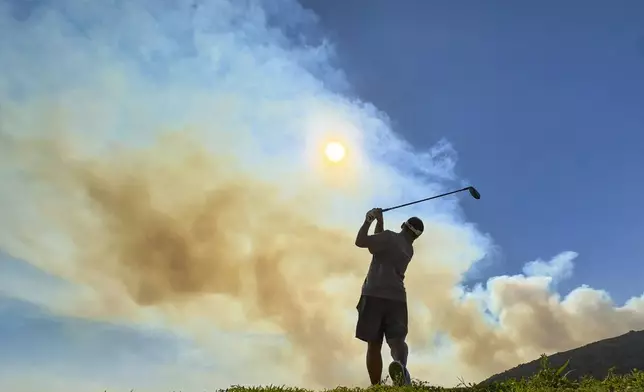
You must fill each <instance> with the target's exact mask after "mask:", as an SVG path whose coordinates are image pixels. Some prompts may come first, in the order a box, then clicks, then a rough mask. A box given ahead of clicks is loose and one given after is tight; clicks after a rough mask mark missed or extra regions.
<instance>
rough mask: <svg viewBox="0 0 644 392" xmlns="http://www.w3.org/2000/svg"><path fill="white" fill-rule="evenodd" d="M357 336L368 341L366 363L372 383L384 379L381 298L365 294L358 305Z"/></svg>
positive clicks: (374, 383) (377, 382)
mask: <svg viewBox="0 0 644 392" xmlns="http://www.w3.org/2000/svg"><path fill="white" fill-rule="evenodd" d="M357 309H358V323H357V324H356V338H358V339H360V340H362V341H364V342H366V343H367V356H366V365H367V372H369V379H370V380H371V384H372V385H376V384H379V383H380V381H381V380H382V340H383V336H384V331H383V324H382V321H383V315H384V311H383V308H382V306H380V303H379V298H374V297H367V296H363V297H362V298H361V299H360V302H359V303H358V306H357Z"/></svg>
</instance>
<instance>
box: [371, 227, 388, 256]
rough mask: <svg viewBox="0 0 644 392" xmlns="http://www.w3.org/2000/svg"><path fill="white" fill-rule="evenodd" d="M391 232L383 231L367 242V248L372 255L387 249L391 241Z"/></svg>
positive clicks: (372, 236)
mask: <svg viewBox="0 0 644 392" xmlns="http://www.w3.org/2000/svg"><path fill="white" fill-rule="evenodd" d="M390 234H391V233H390V232H389V231H386V230H385V231H383V232H381V233H378V234H374V235H370V236H369V237H368V241H367V248H368V249H369V252H370V253H371V254H374V253H377V252H380V251H382V250H384V249H386V248H387V245H388V244H389V240H390V239H391V235H390Z"/></svg>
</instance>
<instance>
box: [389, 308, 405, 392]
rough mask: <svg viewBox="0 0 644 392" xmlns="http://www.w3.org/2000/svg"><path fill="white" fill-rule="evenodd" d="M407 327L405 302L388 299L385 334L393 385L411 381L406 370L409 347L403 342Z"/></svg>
mask: <svg viewBox="0 0 644 392" xmlns="http://www.w3.org/2000/svg"><path fill="white" fill-rule="evenodd" d="M407 329H408V327H407V303H405V302H402V301H390V302H389V306H388V307H387V312H386V315H385V336H386V337H387V344H388V345H389V349H390V350H391V357H392V359H393V360H394V362H392V363H391V364H390V365H389V375H390V376H391V378H392V381H394V383H395V385H402V384H409V383H411V377H410V375H409V372H408V371H407V356H408V355H409V348H408V347H407V343H405V338H406V337H407Z"/></svg>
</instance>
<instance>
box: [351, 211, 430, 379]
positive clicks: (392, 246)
mask: <svg viewBox="0 0 644 392" xmlns="http://www.w3.org/2000/svg"><path fill="white" fill-rule="evenodd" d="M374 220H375V221H377V223H376V229H375V231H374V234H373V235H369V234H368V232H369V227H371V223H372V222H373V221H374ZM383 229H384V222H383V217H382V209H380V208H374V209H372V210H371V211H369V212H368V213H367V214H366V217H365V221H364V223H363V224H362V227H360V230H359V231H358V235H357V236H356V246H358V247H360V248H367V249H369V252H370V253H371V254H372V255H373V257H372V258H371V265H369V272H367V277H366V278H365V280H364V284H363V285H362V295H361V296H360V301H359V302H358V306H357V309H358V323H357V325H356V338H358V339H360V340H362V341H365V342H367V371H368V372H369V378H370V379H371V384H372V385H376V384H378V383H380V381H381V380H382V355H381V351H382V341H383V337H386V338H387V344H388V345H389V348H390V349H391V357H392V358H393V362H392V363H391V364H390V365H389V375H390V377H391V379H392V381H393V382H394V384H395V385H404V384H411V377H410V375H409V371H407V354H408V351H409V350H408V348H407V343H405V338H406V337H407V293H406V291H405V284H404V280H405V271H406V270H407V265H408V264H409V262H410V261H411V259H412V257H413V256H414V247H413V243H414V241H415V240H416V239H417V238H418V237H419V236H420V235H421V234H422V233H423V229H424V225H423V221H421V220H420V219H418V218H416V217H412V218H409V219H408V220H407V221H406V222H404V223H403V224H402V225H401V229H402V230H401V231H400V232H399V233H395V232H393V231H390V230H383Z"/></svg>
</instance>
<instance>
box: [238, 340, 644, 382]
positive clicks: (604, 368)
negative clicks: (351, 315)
mask: <svg viewBox="0 0 644 392" xmlns="http://www.w3.org/2000/svg"><path fill="white" fill-rule="evenodd" d="M227 391H230V392H309V391H307V390H306V389H297V388H284V387H254V388H247V387H236V386H234V387H231V388H228V389H227ZM360 391H369V392H372V391H373V392H397V391H408V392H412V391H418V392H421V391H427V392H430V391H446V392H447V391H453V392H456V391H460V392H475V391H476V392H486V391H489V392H551V391H576V392H644V331H631V332H629V333H627V334H624V335H621V336H618V337H615V338H610V339H604V340H600V341H598V342H595V343H591V344H588V345H586V346H583V347H579V348H576V349H574V350H569V351H565V352H561V353H557V354H553V355H551V356H545V355H544V356H542V357H541V359H537V360H535V361H532V362H529V363H526V364H522V365H519V366H517V367H515V368H512V369H509V370H507V371H505V372H503V373H499V374H497V375H494V376H492V377H490V378H489V379H487V380H485V381H484V382H482V383H479V384H478V385H474V384H472V385H467V386H462V387H457V388H441V387H436V386H432V385H429V384H427V383H425V382H422V381H414V383H413V385H411V386H408V387H392V386H377V387H371V388H367V389H362V388H344V387H338V388H335V389H331V390H328V391H327V392H360Z"/></svg>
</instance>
